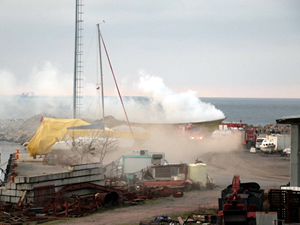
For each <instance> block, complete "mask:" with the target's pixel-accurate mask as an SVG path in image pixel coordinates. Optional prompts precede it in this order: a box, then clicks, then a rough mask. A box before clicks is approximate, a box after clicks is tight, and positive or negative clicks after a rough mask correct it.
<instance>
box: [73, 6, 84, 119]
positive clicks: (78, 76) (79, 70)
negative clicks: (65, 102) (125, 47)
mask: <svg viewBox="0 0 300 225" xmlns="http://www.w3.org/2000/svg"><path fill="white" fill-rule="evenodd" d="M75 13H76V17H75V54H74V86H73V119H76V118H79V117H80V108H81V107H82V104H81V99H82V77H83V0H76V12H75Z"/></svg>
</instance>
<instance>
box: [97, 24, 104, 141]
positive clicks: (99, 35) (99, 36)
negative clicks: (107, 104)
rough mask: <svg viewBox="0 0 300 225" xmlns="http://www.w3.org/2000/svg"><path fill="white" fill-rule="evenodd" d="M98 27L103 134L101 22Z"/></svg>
mask: <svg viewBox="0 0 300 225" xmlns="http://www.w3.org/2000/svg"><path fill="white" fill-rule="evenodd" d="M103 23H105V21H104V20H103ZM97 27H98V42H99V60H100V76H101V81H100V82H101V97H102V117H103V119H102V121H103V124H104V127H103V136H104V134H105V119H104V117H105V114H104V89H103V70H102V54H101V31H100V23H98V24H97Z"/></svg>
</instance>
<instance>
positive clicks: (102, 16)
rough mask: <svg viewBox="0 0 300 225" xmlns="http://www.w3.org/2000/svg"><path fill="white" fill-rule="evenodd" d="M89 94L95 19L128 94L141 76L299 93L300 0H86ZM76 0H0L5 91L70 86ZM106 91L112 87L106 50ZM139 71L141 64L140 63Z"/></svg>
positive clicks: (62, 90) (228, 91) (196, 87)
mask: <svg viewBox="0 0 300 225" xmlns="http://www.w3.org/2000/svg"><path fill="white" fill-rule="evenodd" d="M84 5H85V10H84V49H85V50H84V52H85V55H84V62H85V69H84V94H86V95H93V94H94V92H95V84H96V82H97V78H96V76H97V65H96V60H97V36H96V23H99V22H101V21H102V20H105V21H106V23H105V24H103V25H101V31H102V34H103V36H104V40H105V42H106V45H107V48H108V51H109V54H110V57H111V60H112V64H113V67H114V70H115V74H116V76H117V79H118V82H119V84H120V87H121V92H122V93H123V95H143V93H142V92H141V91H140V90H137V89H135V87H136V85H133V84H134V83H137V82H138V80H139V78H140V76H142V74H148V75H150V76H156V77H161V78H163V80H164V83H165V85H166V86H168V87H169V88H170V89H172V90H174V91H175V92H177V93H179V92H186V91H188V90H193V91H196V92H197V93H198V96H199V97H280V98H286V97H287V98H300V91H299V90H300V76H299V72H300V63H299V62H300V54H299V52H300V13H299V12H300V1H297V0H295V1H289V0H284V1H283V0H282V1H275V0H272V1H271V0H270V1H240V0H235V1H234V0H232V1H228V0H227V1H224V0H220V1H215V0H212V1H199V0H197V1H196V0H194V1H191V0H188V1H183V0H181V1H179V0H172V1H141V0H132V1H112V0H109V1H108V0H102V1H99V0H85V1H84ZM74 21H75V0H73V1H71V0H63V1H57V0H43V1H41V0H28V1H26V0H23V1H16V0H0V29H1V32H0V40H1V42H0V52H1V54H0V79H1V80H2V82H1V84H0V94H21V93H22V92H29V91H33V92H35V94H37V95H72V85H73V84H72V82H73V81H72V77H73V59H74V32H75V31H74V26H75V25H74ZM104 62H105V63H104V64H105V68H104V72H105V73H104V76H105V93H106V95H114V94H115V93H116V92H115V88H114V86H113V81H112V77H111V74H110V72H109V71H108V66H107V63H106V61H105V60H104ZM141 71H142V72H141Z"/></svg>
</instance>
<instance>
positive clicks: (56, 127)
mask: <svg viewBox="0 0 300 225" xmlns="http://www.w3.org/2000/svg"><path fill="white" fill-rule="evenodd" d="M81 125H89V123H87V122H85V121H83V120H80V119H54V118H44V120H43V122H42V124H41V126H40V128H39V129H38V131H37V132H36V134H35V135H34V137H33V138H32V139H31V140H30V142H29V143H28V145H27V150H28V152H29V153H30V156H36V155H43V154H48V153H50V152H51V150H52V147H53V145H54V144H55V143H56V142H57V141H61V140H59V138H60V137H62V135H61V133H62V132H63V133H65V132H66V131H67V127H74V126H81Z"/></svg>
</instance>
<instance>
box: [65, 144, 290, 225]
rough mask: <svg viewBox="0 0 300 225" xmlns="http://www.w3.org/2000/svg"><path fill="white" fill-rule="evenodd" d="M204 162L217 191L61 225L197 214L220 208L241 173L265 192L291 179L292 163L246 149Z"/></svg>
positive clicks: (211, 155)
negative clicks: (220, 200)
mask: <svg viewBox="0 0 300 225" xmlns="http://www.w3.org/2000/svg"><path fill="white" fill-rule="evenodd" d="M201 159H202V160H203V162H205V163H207V172H208V174H209V175H210V176H211V177H212V178H213V179H214V180H215V182H216V184H217V185H218V186H217V187H216V188H215V189H214V190H201V191H191V192H187V193H185V194H184V196H183V197H182V198H173V197H169V198H161V199H157V200H152V201H147V202H146V203H143V204H140V205H137V206H130V207H120V208H116V209H114V210H107V211H105V212H103V213H95V214H93V215H89V216H87V217H83V218H76V219H70V220H68V221H61V223H63V224H65V225H68V224H70V225H71V224H95V225H96V224H138V223H139V222H140V221H142V220H144V221H150V219H153V218H154V217H155V216H158V215H170V214H174V213H183V212H190V211H197V210H198V209H199V208H200V207H217V204H218V202H217V201H218V198H219V197H220V193H221V190H223V189H224V188H225V187H227V185H229V184H230V183H231V181H232V178H233V175H234V174H239V175H240V178H241V181H242V182H250V181H251V182H257V183H258V184H260V186H261V188H263V189H265V191H268V189H271V188H275V187H279V186H280V185H284V184H286V183H288V180H289V160H288V159H287V158H284V157H280V156H279V155H275V154H274V155H264V154H260V153H256V154H251V153H249V152H248V151H245V150H236V151H230V152H224V153H220V152H219V153H216V152H210V153H205V154H203V155H202V156H201Z"/></svg>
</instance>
